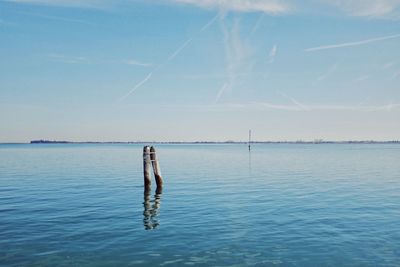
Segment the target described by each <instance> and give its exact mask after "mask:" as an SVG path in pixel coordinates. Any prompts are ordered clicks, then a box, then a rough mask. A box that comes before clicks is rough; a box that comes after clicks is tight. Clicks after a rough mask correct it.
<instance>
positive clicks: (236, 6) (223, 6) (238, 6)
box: [173, 0, 290, 14]
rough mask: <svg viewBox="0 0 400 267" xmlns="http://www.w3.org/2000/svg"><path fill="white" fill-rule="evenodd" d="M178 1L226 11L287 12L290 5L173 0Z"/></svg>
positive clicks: (259, 0) (269, 0)
mask: <svg viewBox="0 0 400 267" xmlns="http://www.w3.org/2000/svg"><path fill="white" fill-rule="evenodd" d="M173 1H174V2H177V3H182V4H191V5H196V6H199V7H203V8H216V9H218V10H225V11H240V12H265V13H272V14H279V13H286V12H288V11H289V10H290V7H289V5H288V4H287V3H285V1H282V0H280V1H278V0H173Z"/></svg>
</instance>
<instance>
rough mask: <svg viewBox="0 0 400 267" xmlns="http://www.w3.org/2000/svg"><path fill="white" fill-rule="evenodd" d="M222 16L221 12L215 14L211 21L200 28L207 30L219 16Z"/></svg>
mask: <svg viewBox="0 0 400 267" xmlns="http://www.w3.org/2000/svg"><path fill="white" fill-rule="evenodd" d="M219 16H221V14H220V13H218V14H217V15H215V17H213V18H212V19H211V20H210V21H209V22H207V23H206V24H205V25H204V26H203V27H202V28H201V30H200V32H203V31H205V30H207V28H208V27H210V26H211V25H212V24H213V23H214V22H215V21H216V20H217V19H218V17H219Z"/></svg>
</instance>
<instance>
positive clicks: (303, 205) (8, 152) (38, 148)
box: [0, 144, 400, 266]
mask: <svg viewBox="0 0 400 267" xmlns="http://www.w3.org/2000/svg"><path fill="white" fill-rule="evenodd" d="M157 148H158V156H159V159H160V165H161V170H162V172H163V176H164V180H165V188H164V190H163V192H162V194H161V195H156V196H155V193H154V191H155V187H154V186H153V191H152V193H151V195H149V196H147V195H144V193H143V176H142V146H139V145H72V144H70V145H0V266H191V265H193V266H400V163H399V161H400V145H350V144H347V145H330V144H324V145H295V144H292V145H286V144H279V145H278V144H268V145H255V146H254V147H253V150H252V151H251V153H249V151H248V150H247V147H246V145H158V146H157Z"/></svg>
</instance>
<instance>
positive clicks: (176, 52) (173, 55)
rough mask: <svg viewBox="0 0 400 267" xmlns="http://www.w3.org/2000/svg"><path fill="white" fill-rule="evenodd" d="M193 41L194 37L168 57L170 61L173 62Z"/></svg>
mask: <svg viewBox="0 0 400 267" xmlns="http://www.w3.org/2000/svg"><path fill="white" fill-rule="evenodd" d="M192 41H193V37H192V38H190V39H187V40H186V42H184V43H183V45H181V46H180V47H179V48H178V49H177V50H176V51H175V52H174V53H172V54H171V55H170V56H169V57H168V61H171V60H173V59H174V58H175V57H176V56H177V55H178V54H179V53H180V52H181V51H182V50H183V49H184V48H185V47H186V46H187V45H188V44H190V43H191V42H192Z"/></svg>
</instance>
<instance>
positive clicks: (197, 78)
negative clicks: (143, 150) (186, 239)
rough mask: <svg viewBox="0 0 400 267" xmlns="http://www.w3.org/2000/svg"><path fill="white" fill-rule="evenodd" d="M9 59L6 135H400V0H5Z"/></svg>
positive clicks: (3, 113) (1, 36)
mask: <svg viewBox="0 0 400 267" xmlns="http://www.w3.org/2000/svg"><path fill="white" fill-rule="evenodd" d="M0 59H1V60H0V142H29V141H30V140H36V139H48V140H68V141H204V140H208V141H226V140H234V141H242V140H246V139H247V134H248V130H249V129H252V134H253V139H254V140H259V141H266V140H272V141H284V140H291V141H296V140H314V139H324V140H338V141H339V140H399V139H400V88H399V85H400V0H364V1H359V0H303V1H301V0H296V1H295V0H281V1H278V0H230V1H228V0H154V1H148V0H147V1H145V0H115V1H114V0H113V1H111V0H1V1H0Z"/></svg>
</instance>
